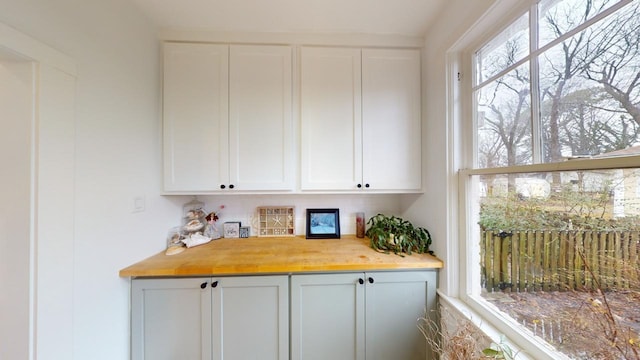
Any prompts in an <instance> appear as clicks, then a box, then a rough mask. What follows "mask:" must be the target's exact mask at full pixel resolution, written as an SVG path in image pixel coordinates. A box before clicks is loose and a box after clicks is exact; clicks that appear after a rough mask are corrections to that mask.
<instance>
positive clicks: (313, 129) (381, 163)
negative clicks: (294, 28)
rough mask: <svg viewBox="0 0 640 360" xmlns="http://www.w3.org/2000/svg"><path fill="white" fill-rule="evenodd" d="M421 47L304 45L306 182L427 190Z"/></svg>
mask: <svg viewBox="0 0 640 360" xmlns="http://www.w3.org/2000/svg"><path fill="white" fill-rule="evenodd" d="M420 81H421V80H420V52H419V51H418V50H404V49H403V50H398V49H384V50H383V49H362V50H360V49H347V48H320V47H318V48H313V47H303V48H302V50H301V100H300V101H301V134H302V135H301V149H302V151H301V189H302V190H303V191H304V190H319V191H372V192H415V191H421V189H422V180H421V177H422V161H421V151H422V150H421V105H420V102H421V93H420Z"/></svg>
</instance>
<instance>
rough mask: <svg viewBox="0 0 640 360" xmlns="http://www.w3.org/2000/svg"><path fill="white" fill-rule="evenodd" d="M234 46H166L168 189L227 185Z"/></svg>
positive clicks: (170, 44) (165, 120)
mask: <svg viewBox="0 0 640 360" xmlns="http://www.w3.org/2000/svg"><path fill="white" fill-rule="evenodd" d="M228 106H229V47H228V46H226V45H210V44H174V43H166V44H165V45H164V79H163V140H164V141H163V148H164V154H163V155H164V190H165V191H167V192H172V191H178V192H179V191H213V190H217V189H219V186H220V184H222V183H224V182H228V178H229V171H228V169H229V157H228V147H229V146H228V134H229V130H228V117H229V110H228V109H229V108H228Z"/></svg>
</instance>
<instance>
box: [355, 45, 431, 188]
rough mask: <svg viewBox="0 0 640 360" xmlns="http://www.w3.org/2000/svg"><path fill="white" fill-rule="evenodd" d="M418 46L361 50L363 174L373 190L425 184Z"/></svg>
mask: <svg viewBox="0 0 640 360" xmlns="http://www.w3.org/2000/svg"><path fill="white" fill-rule="evenodd" d="M420 93H421V92H420V52H419V51H418V50H383V49H364V50H362V124H363V126H362V139H363V140H362V147H363V150H362V154H363V161H362V163H363V166H362V177H363V181H364V182H365V186H366V184H370V186H371V188H372V189H374V190H420V189H421V188H422V181H421V179H422V160H421V159H422V156H421V153H422V147H421V144H422V140H421V139H422V134H421V126H420V124H421V111H420V109H421V104H420V103H421V98H420Z"/></svg>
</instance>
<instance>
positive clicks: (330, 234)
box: [307, 209, 340, 239]
mask: <svg viewBox="0 0 640 360" xmlns="http://www.w3.org/2000/svg"><path fill="white" fill-rule="evenodd" d="M307 239H340V209H307Z"/></svg>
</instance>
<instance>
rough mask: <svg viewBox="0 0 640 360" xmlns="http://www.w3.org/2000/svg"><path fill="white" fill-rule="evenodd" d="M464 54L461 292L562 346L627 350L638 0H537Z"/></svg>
mask: <svg viewBox="0 0 640 360" xmlns="http://www.w3.org/2000/svg"><path fill="white" fill-rule="evenodd" d="M472 62H473V66H472V68H473V72H474V74H473V80H472V82H471V83H470V86H471V89H470V93H469V94H470V95H471V96H470V101H469V102H468V103H470V104H471V106H472V109H473V111H471V112H469V113H470V114H472V115H473V126H469V127H467V129H470V130H473V131H472V134H471V135H472V136H470V137H469V138H472V139H473V146H470V147H469V149H470V153H469V154H467V155H468V163H467V164H465V165H466V166H464V167H466V168H467V169H469V170H465V171H463V172H461V176H462V177H461V180H462V181H463V182H464V186H462V187H461V189H463V193H462V194H461V196H462V197H463V199H464V200H465V202H464V203H465V204H467V206H466V207H464V208H463V209H462V210H463V211H464V215H463V218H465V219H469V221H468V222H467V225H466V227H465V228H464V230H463V233H464V234H465V235H466V236H465V237H464V238H465V239H466V243H465V246H466V247H468V248H469V249H471V250H470V251H469V252H468V259H467V264H468V265H467V266H468V267H471V268H470V269H467V273H468V274H469V275H468V281H467V282H468V283H467V286H466V291H467V293H468V294H467V295H468V297H469V299H470V300H471V301H475V302H478V303H480V304H482V306H484V307H485V308H487V309H490V310H492V311H495V312H496V313H498V314H500V316H501V317H503V318H505V317H506V318H508V319H510V320H508V321H510V322H511V323H513V324H517V325H516V326H519V327H521V328H522V331H523V333H524V334H528V336H530V337H532V338H536V339H537V341H543V342H546V343H548V344H549V345H550V346H552V347H554V348H555V349H557V350H559V351H561V352H563V353H565V354H566V355H568V356H569V357H570V358H575V359H640V316H638V315H637V310H638V306H639V305H638V304H640V170H639V169H640V0H541V1H539V2H537V3H536V4H534V5H532V6H531V7H530V8H529V9H527V11H525V12H524V13H522V14H520V15H519V16H517V17H515V18H513V19H512V22H511V23H510V24H508V26H506V27H504V28H503V29H502V30H501V31H499V32H496V33H495V35H494V36H492V37H491V39H490V40H489V41H485V42H484V43H483V44H482V45H481V46H479V47H477V48H476V49H475V50H474V51H473V59H472ZM469 124H471V121H470V122H469ZM530 355H534V356H535V354H530Z"/></svg>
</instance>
